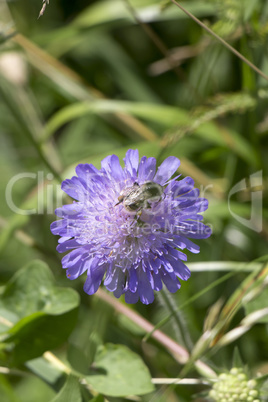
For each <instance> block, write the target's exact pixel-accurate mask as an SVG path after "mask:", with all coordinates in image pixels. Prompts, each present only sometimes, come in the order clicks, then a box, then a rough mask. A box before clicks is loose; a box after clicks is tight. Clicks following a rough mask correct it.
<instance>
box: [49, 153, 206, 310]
mask: <svg viewBox="0 0 268 402" xmlns="http://www.w3.org/2000/svg"><path fill="white" fill-rule="evenodd" d="M124 162H125V167H124V168H122V167H121V166H120V163H119V159H118V157H117V156H116V155H111V156H108V157H107V158H105V159H104V160H103V161H102V163H101V169H100V170H98V169H96V168H95V167H94V166H93V165H91V164H81V165H78V166H77V167H76V174H77V176H74V177H72V179H70V180H65V181H63V183H62V190H63V191H65V192H66V193H67V194H68V195H69V196H70V197H72V198H74V199H75V200H77V201H74V202H73V204H69V205H63V206H62V207H61V208H58V209H56V211H55V213H56V215H57V216H58V217H59V218H62V219H60V220H57V221H55V222H53V223H52V225H51V231H52V233H53V234H55V235H59V236H61V238H60V239H59V245H58V247H57V250H58V252H60V253H63V252H66V251H68V252H69V253H68V254H66V255H65V256H64V257H63V259H62V266H63V268H65V269H66V273H67V277H68V278H69V279H76V278H77V277H78V276H80V275H82V274H83V273H84V272H85V271H86V272H87V279H86V282H85V285H84V290H85V292H86V293H88V294H89V295H92V294H93V293H95V292H96V291H97V290H98V288H99V286H100V284H101V282H102V280H103V278H104V285H105V287H106V288H107V289H108V290H109V291H110V292H113V293H114V295H115V297H120V296H121V295H122V294H124V295H125V300H126V302H127V303H136V302H137V301H138V300H139V299H140V300H141V302H142V303H144V304H149V303H152V302H153V300H154V290H155V291H159V290H161V289H162V286H163V283H164V284H165V286H166V287H167V289H168V290H169V291H170V292H172V293H174V292H176V291H177V290H178V289H179V288H180V286H181V284H180V280H187V279H188V278H189V277H190V271H189V269H188V268H187V266H186V265H185V264H184V261H186V260H187V256H186V255H185V254H184V253H183V252H182V251H181V250H183V249H188V250H189V251H191V252H192V253H198V252H199V247H198V246H197V245H196V244H194V243H193V242H192V241H191V240H189V238H192V239H203V238H207V237H209V236H210V234H211V230H210V228H209V227H208V226H206V225H204V224H203V223H202V222H201V221H202V219H203V217H202V215H200V213H201V212H203V211H205V210H206V209H207V207H208V201H207V200H206V199H205V198H199V190H198V189H196V188H194V181H193V179H192V178H191V177H186V178H184V179H182V180H179V181H178V180H176V179H177V178H178V176H177V177H175V178H173V179H171V176H172V175H173V174H174V173H175V172H176V170H177V169H178V167H179V165H180V161H179V160H178V159H177V158H175V157H174V156H170V157H168V158H167V159H166V160H165V161H164V162H163V163H162V164H161V165H160V166H159V167H158V169H157V171H156V160H155V158H146V157H145V156H143V157H142V158H141V160H140V161H139V153H138V151H137V150H135V151H134V150H128V151H127V153H126V157H125V159H124ZM70 250H72V251H70Z"/></svg>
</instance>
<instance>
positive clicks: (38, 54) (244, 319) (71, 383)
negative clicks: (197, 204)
mask: <svg viewBox="0 0 268 402" xmlns="http://www.w3.org/2000/svg"><path fill="white" fill-rule="evenodd" d="M180 4H182V5H183V6H184V7H185V8H186V9H187V10H188V11H190V12H191V13H192V14H194V15H195V17H197V18H199V19H201V20H202V21H203V22H204V23H205V24H206V25H207V26H208V27H210V29H212V30H213V31H214V32H215V33H216V34H218V35H219V36H220V37H221V38H223V39H225V40H226V41H227V42H228V43H229V44H231V45H232V46H233V47H234V48H235V49H236V50H237V51H239V52H240V53H242V54H243V55H244V56H245V57H246V58H247V59H248V60H249V61H250V62H251V63H253V64H254V65H255V66H256V67H258V68H259V69H260V70H261V71H262V72H263V73H264V74H266V75H267V74H268V52H267V44H268V37H267V34H268V23H267V21H268V3H267V1H266V0H243V1H241V0H209V1H204V0H187V1H183V2H180ZM40 10H42V12H41V14H43V15H42V16H40V18H39V19H38V15H39V13H40ZM267 104H268V81H267V80H266V79H265V78H264V77H261V76H260V75H259V74H257V73H256V72H255V71H253V70H252V69H251V68H250V67H249V66H248V65H247V64H245V63H243V62H242V61H241V60H240V59H239V58H237V57H236V56H235V55H234V54H232V53H231V52H230V51H229V50H228V49H226V48H225V47H224V46H223V45H222V44H221V43H219V41H217V40H216V39H215V37H212V36H210V35H209V34H208V33H207V32H205V31H204V30H202V29H201V27H200V26H199V25H197V24H196V23H195V22H194V21H193V20H192V19H191V18H189V17H188V16H187V15H186V14H184V13H183V11H182V10H180V9H179V8H178V7H176V5H175V4H174V3H172V2H171V1H170V2H169V1H161V0H130V1H129V0H90V1H84V0H78V1H75V2H68V1H63V0H58V1H56V0H51V1H50V2H49V3H48V2H47V1H44V0H43V2H42V1H41V0H40V1H36V0H20V1H18V0H15V1H12V2H5V1H2V2H1V3H0V133H1V147H0V155H1V158H0V164H1V178H0V190H1V193H2V194H3V195H4V197H3V201H2V202H1V204H0V215H1V217H0V227H1V233H0V251H1V260H0V285H1V287H0V296H1V299H0V331H1V332H0V395H1V402H9V401H12V402H13V401H15V402H24V401H27V402H31V401H37V400H38V402H42V401H44V402H46V401H49V400H51V401H52V400H53V401H55V402H56V401H59V402H60V401H63V400H64V401H65V402H68V401H72V402H73V401H77V402H78V401H89V400H91V401H96V402H102V401H104V400H108V401H116V402H117V401H118V402H119V401H125V400H129V397H128V396H131V395H132V396H131V398H132V399H131V400H133V398H134V400H138V401H139V400H140V401H145V402H146V401H162V400H163V401H166V400H170V401H182V402H184V401H186V402H187V401H190V400H195V401H204V400H208V399H207V398H208V392H209V389H210V386H209V384H208V383H207V382H205V383H204V381H203V380H204V379H205V380H206V381H207V380H208V377H209V376H215V375H216V374H219V373H221V372H223V371H226V370H228V369H230V368H231V367H232V358H233V352H234V350H235V349H238V350H239V352H240V355H241V360H242V361H243V362H244V363H245V364H247V365H248V367H249V368H250V370H251V372H252V374H254V373H257V372H260V373H261V374H263V375H264V376H265V375H266V374H267V373H268V347H267V345H268V343H267V316H268V315H267V260H268V255H267V238H268V223H267V219H268V205H267V202H266V200H265V196H267V184H268V179H267V170H268V159H267V151H268V141H267V138H268V135H267V134H268V114H267ZM128 148H138V149H139V152H140V155H141V156H142V155H146V156H154V157H156V158H157V160H158V163H161V161H162V160H163V159H164V158H166V157H167V156H169V155H175V156H177V157H178V158H180V159H181V167H180V172H181V173H182V174H183V175H185V176H186V175H190V176H192V177H193V178H194V180H195V182H196V186H197V187H199V188H200V189H201V192H202V193H203V194H204V195H205V196H206V197H207V198H208V199H209V202H210V207H209V209H208V211H207V212H206V214H205V218H206V221H207V222H208V223H210V224H211V225H212V227H213V236H212V237H211V238H210V239H208V240H206V241H203V242H202V247H201V253H200V255H189V260H190V263H189V267H190V268H192V271H193V273H192V278H191V279H190V280H189V281H188V282H187V283H183V286H182V289H181V290H180V291H179V292H177V293H176V294H175V295H166V294H165V293H162V294H160V295H158V298H157V301H156V302H154V304H152V305H151V306H143V305H140V304H137V305H135V306H130V307H129V308H127V307H126V306H125V305H124V302H123V301H120V302H117V301H116V300H113V299H112V298H110V299H107V298H106V296H105V294H104V293H98V294H97V295H96V296H93V297H89V296H88V295H86V294H84V293H83V290H82V280H81V281H80V280H77V281H75V282H69V281H68V280H67V279H66V277H65V273H64V272H63V270H61V268H60V266H61V265H60V257H59V255H57V253H56V251H55V248H56V239H55V238H54V236H52V235H51V233H50V230H49V225H50V223H51V222H52V221H53V220H54V219H55V218H54V209H55V207H56V206H57V205H59V204H60V203H61V200H62V198H61V197H63V194H61V190H60V185H59V182H60V181H61V180H62V179H64V178H67V177H70V176H71V175H72V174H73V171H74V167H75V166H76V165H77V164H78V163H80V162H88V163H93V164H94V165H96V166H97V167H99V166H100V161H101V160H102V159H103V158H104V157H105V156H107V155H109V154H112V153H115V154H117V155H118V156H119V158H120V159H121V160H122V157H123V156H124V154H125V152H126V150H127V149H128ZM254 175H255V176H254ZM244 179H245V180H244ZM242 180H244V181H243V182H242ZM239 182H241V185H240V187H239V188H238V187H237V190H235V187H234V186H235V185H237V183H239ZM254 195H255V196H257V197H259V198H258V199H261V200H262V201H263V203H261V202H259V203H258V206H257V210H256V208H255V210H254V211H253V213H252V205H253V200H254ZM64 200H65V201H67V198H66V199H64ZM25 211H28V212H29V213H25ZM255 260H257V261H255ZM252 261H253V262H252ZM254 261H255V262H254ZM23 266H25V267H24V268H22V267H23ZM224 271H226V272H224ZM53 276H55V279H54V278H53ZM70 287H71V288H72V289H70ZM79 296H80V297H79ZM79 299H80V300H79ZM139 315H142V316H143V317H144V319H146V320H148V322H147V321H146V322H141V321H139ZM150 323H151V324H150ZM152 325H156V326H158V327H159V330H160V331H161V332H152V333H151V334H150V336H148V337H147V338H146V342H145V341H142V340H143V337H144V336H145V335H146V333H148V332H150V331H151V330H152V329H153V326H152ZM165 334H167V335H168V337H166V335H165ZM180 347H181V348H183V349H180ZM200 359H201V360H202V361H201V360H200ZM204 362H205V363H204ZM149 372H150V374H151V376H152V377H153V379H154V380H153V383H155V384H156V385H155V389H154V386H153V384H152V382H151V378H150V374H149ZM177 377H182V378H186V379H187V377H190V378H191V377H194V378H195V379H197V380H199V381H197V384H195V385H187V384H186V385H183V384H179V385H174V384H173V385H167V384H169V383H168V381H166V380H167V379H171V380H172V379H176V378H177ZM263 378H266V377H263ZM155 379H160V380H161V379H162V382H161V381H159V382H157V381H156V380H155ZM172 381H173V382H175V380H172ZM172 381H171V384H172ZM263 383H264V381H263ZM159 384H166V385H159ZM148 393H149V394H148ZM143 394H144V395H143ZM103 395H105V397H104V396H103ZM133 395H134V396H133ZM262 395H263V400H268V399H267V393H266V394H265V391H263V394H262Z"/></svg>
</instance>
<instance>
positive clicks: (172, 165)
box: [154, 156, 180, 186]
mask: <svg viewBox="0 0 268 402" xmlns="http://www.w3.org/2000/svg"><path fill="white" fill-rule="evenodd" d="M179 166H180V161H179V159H178V158H176V157H175V156H169V157H168V158H167V159H165V160H164V162H163V163H162V164H161V165H160V166H159V168H158V169H157V172H156V175H155V177H154V181H155V182H156V183H158V184H161V186H164V184H165V183H166V182H167V181H168V179H169V178H170V177H171V176H172V175H173V174H174V173H175V172H176V170H177V169H178V167H179Z"/></svg>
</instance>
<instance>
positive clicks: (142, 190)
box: [115, 181, 163, 212]
mask: <svg viewBox="0 0 268 402" xmlns="http://www.w3.org/2000/svg"><path fill="white" fill-rule="evenodd" d="M162 195H163V187H162V186H161V185H160V184H158V183H154V182H153V181H148V182H146V183H144V184H142V185H141V186H140V185H139V184H138V183H137V182H134V184H133V186H131V187H127V188H125V189H123V190H122V191H121V193H120V195H119V197H118V203H117V204H115V205H119V204H121V202H122V203H123V205H124V207H125V208H126V210H127V211H129V212H133V211H134V212H136V211H139V210H140V209H145V208H147V209H148V208H151V203H153V202H159V201H160V200H161V198H162Z"/></svg>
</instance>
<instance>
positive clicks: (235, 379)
mask: <svg viewBox="0 0 268 402" xmlns="http://www.w3.org/2000/svg"><path fill="white" fill-rule="evenodd" d="M209 396H210V398H211V399H212V400H213V401H217V402H229V401H230V402H236V401H237V402H238V401H249V402H260V399H259V398H260V393H259V389H258V384H257V381H256V380H251V379H249V378H248V376H247V374H246V373H245V372H244V370H243V369H242V368H236V367H234V368H232V369H231V371H230V372H229V373H222V374H220V375H219V377H218V380H217V381H216V382H215V383H214V385H213V388H212V390H211V391H210V392H209Z"/></svg>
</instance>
